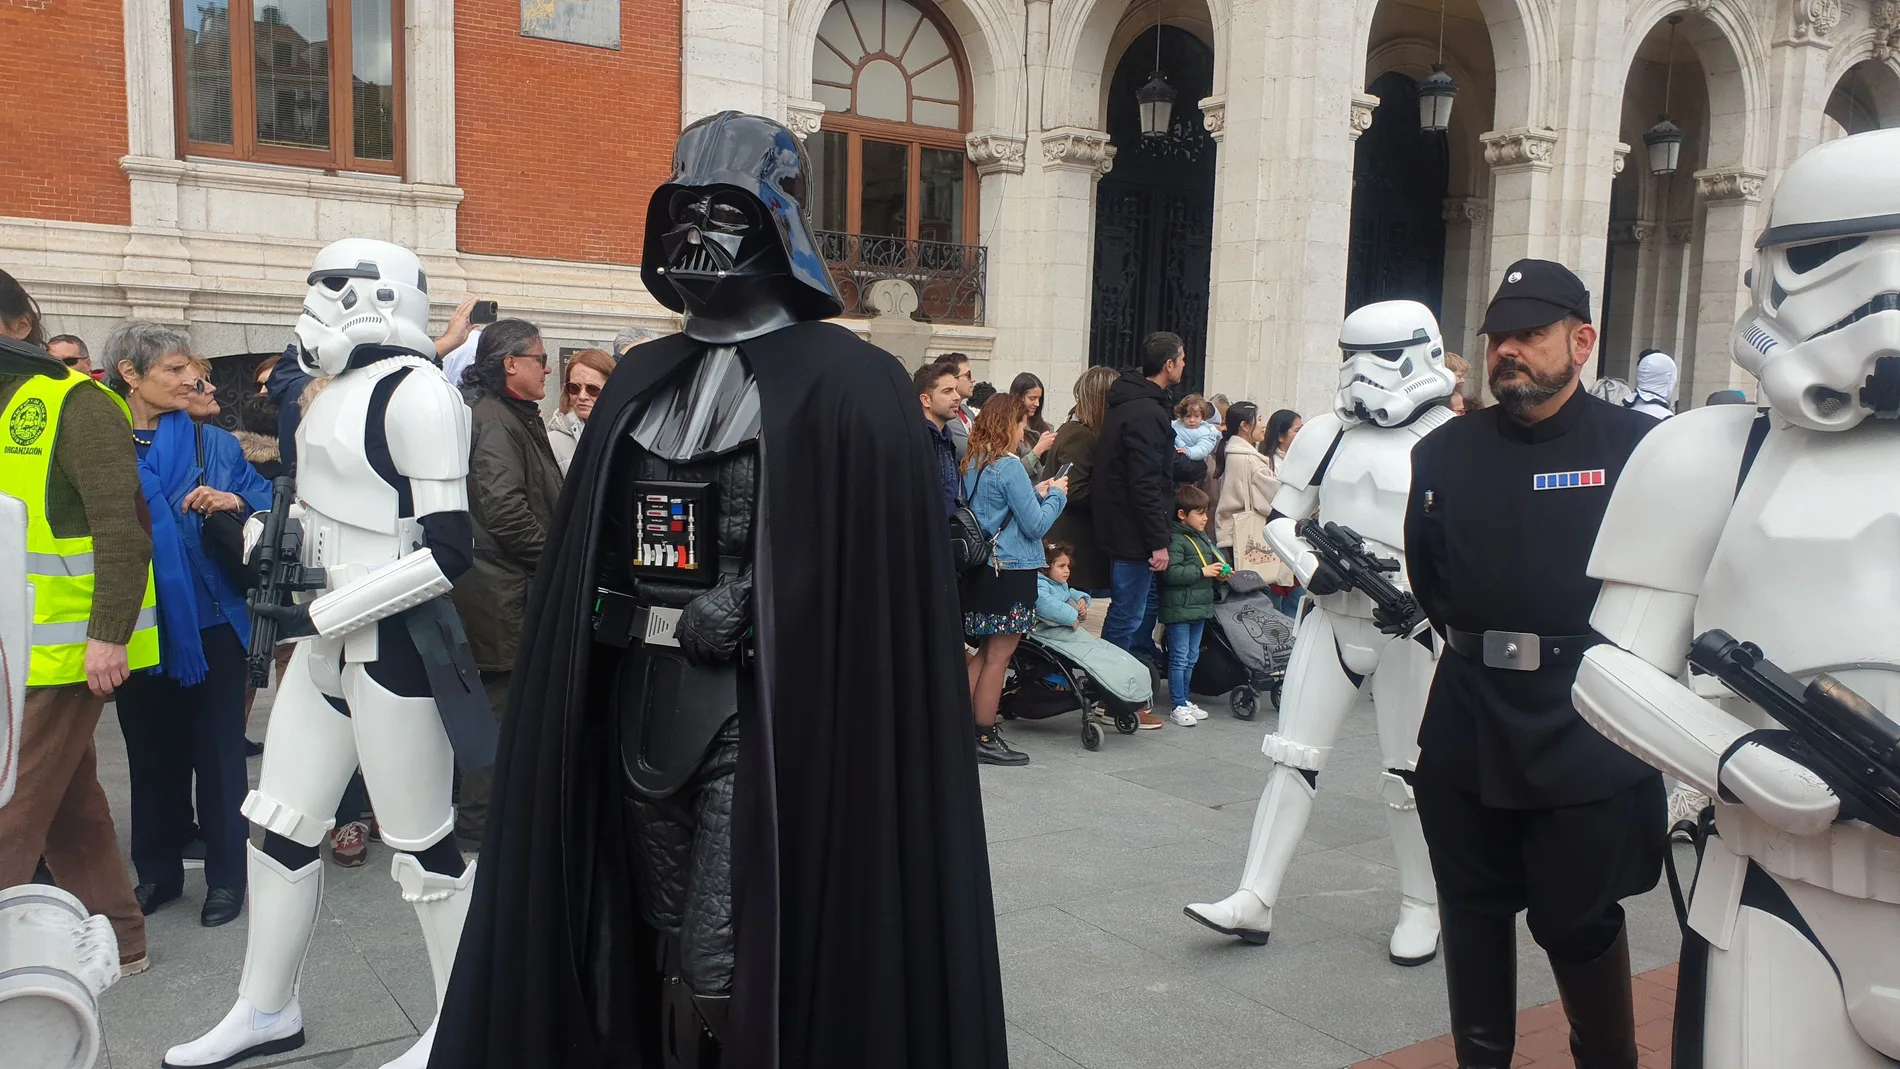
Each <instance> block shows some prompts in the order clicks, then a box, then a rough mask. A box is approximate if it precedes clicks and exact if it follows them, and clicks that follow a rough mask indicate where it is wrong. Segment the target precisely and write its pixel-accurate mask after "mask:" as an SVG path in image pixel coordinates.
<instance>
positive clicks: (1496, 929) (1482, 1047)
mask: <svg viewBox="0 0 1900 1069" xmlns="http://www.w3.org/2000/svg"><path fill="white" fill-rule="evenodd" d="M1438 912H1439V925H1440V929H1441V937H1442V938H1443V940H1444V943H1443V953H1444V957H1445V987H1446V989H1447V992H1448V993H1449V995H1450V997H1451V1042H1452V1047H1453V1049H1454V1050H1456V1051H1457V1054H1458V1065H1459V1069H1510V1065H1511V1053H1512V1051H1513V1050H1515V1049H1516V1046H1517V919H1516V918H1515V917H1512V916H1509V915H1506V916H1503V917H1493V916H1488V915H1485V914H1479V913H1471V912H1468V911H1465V910H1459V909H1452V908H1449V907H1447V906H1446V905H1445V904H1444V902H1443V901H1441V902H1440V903H1439V910H1438Z"/></svg>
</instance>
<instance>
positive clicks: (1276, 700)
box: [1267, 681, 1286, 712]
mask: <svg viewBox="0 0 1900 1069" xmlns="http://www.w3.org/2000/svg"><path fill="white" fill-rule="evenodd" d="M1285 686H1286V683H1285V682H1284V681H1282V682H1279V683H1275V684H1274V685H1273V689H1272V690H1271V691H1269V692H1268V694H1267V698H1268V700H1269V701H1271V702H1273V708H1274V710H1275V711H1276V712H1277V711H1278V710H1279V708H1280V691H1281V690H1282V689H1283V688H1284V687H1285Z"/></svg>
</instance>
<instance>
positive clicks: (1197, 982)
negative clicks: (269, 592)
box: [99, 695, 1677, 1069]
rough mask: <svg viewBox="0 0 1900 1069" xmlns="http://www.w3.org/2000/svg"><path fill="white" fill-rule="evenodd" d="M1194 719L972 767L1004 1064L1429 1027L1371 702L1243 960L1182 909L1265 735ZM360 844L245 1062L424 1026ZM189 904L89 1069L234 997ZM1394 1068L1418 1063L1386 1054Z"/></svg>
mask: <svg viewBox="0 0 1900 1069" xmlns="http://www.w3.org/2000/svg"><path fill="white" fill-rule="evenodd" d="M265 697H266V696H263V695H260V697H259V712H258V716H257V717H256V718H255V719H254V721H253V723H252V727H251V731H252V735H253V736H254V737H262V726H263V721H264V719H265V715H266V704H267V703H266V700H265ZM1202 704H1204V705H1207V706H1208V707H1209V708H1210V709H1212V710H1214V713H1215V715H1214V717H1213V719H1211V720H1209V721H1207V722H1205V723H1203V724H1201V725H1199V726H1197V727H1193V728H1179V727H1174V726H1169V727H1167V728H1165V729H1163V730H1160V731H1144V732H1140V733H1138V734H1136V735H1134V736H1121V735H1116V734H1114V733H1113V732H1112V731H1111V732H1110V734H1109V737H1108V739H1107V741H1106V743H1105V744H1104V745H1103V747H1102V749H1101V750H1099V751H1097V752H1095V753H1089V752H1087V751H1085V750H1084V749H1083V747H1082V745H1081V742H1080V739H1079V737H1078V731H1079V725H1078V723H1077V721H1076V718H1075V717H1072V716H1071V717H1063V718H1059V719H1056V720H1053V721H1044V722H1041V723H1034V724H1018V725H1014V726H1012V728H1011V729H1010V731H1009V737H1010V739H1011V740H1012V742H1014V743H1015V744H1017V745H1018V746H1020V747H1021V748H1022V749H1024V750H1026V751H1028V752H1029V753H1030V754H1032V755H1033V757H1034V762H1033V763H1032V764H1030V765H1029V766H1027V767H1024V768H985V769H983V770H982V782H983V795H984V807H985V814H986V818H987V821H988V830H989V840H990V861H991V869H992V874H993V877H994V881H995V897H996V910H997V932H998V936H999V941H1000V945H1001V952H1002V966H1003V983H1004V994H1005V997H1006V1001H1007V1006H1008V1018H1009V1042H1010V1053H1011V1064H1012V1065H1013V1066H1014V1067H1015V1069H1077V1067H1086V1069H1162V1067H1170V1069H1171V1067H1175V1066H1193V1067H1195V1069H1242V1067H1245V1069H1341V1067H1344V1066H1351V1065H1354V1064H1355V1063H1359V1062H1362V1061H1364V1060H1365V1059H1367V1058H1372V1057H1378V1056H1381V1055H1385V1054H1387V1053H1389V1052H1395V1051H1400V1050H1402V1048H1406V1047H1408V1046H1409V1045H1411V1044H1414V1043H1418V1042H1420V1041H1422V1040H1427V1039H1429V1038H1431V1037H1435V1036H1439V1035H1441V1034H1442V1033H1443V1032H1444V1031H1445V1030H1446V1028H1447V1027H1448V1022H1447V1019H1446V1011H1445V996H1444V970H1443V967H1442V965H1441V964H1440V963H1438V962H1436V961H1434V962H1432V963H1431V964H1428V965H1425V966H1422V967H1420V968H1417V969H1401V968H1398V967H1396V966H1393V965H1392V964H1390V963H1389V962H1388V961H1387V960H1386V936H1387V932H1388V925H1389V924H1390V923H1391V921H1392V919H1393V917H1394V915H1395V913H1396V911H1397V905H1398V890H1397V874H1396V873H1395V872H1394V871H1393V869H1392V867H1391V851H1390V848H1389V847H1388V846H1387V844H1386V841H1385V817H1384V813H1383V809H1382V806H1381V803H1380V802H1379V801H1378V799H1377V795H1376V781H1377V776H1378V771H1379V769H1378V764H1379V756H1378V743H1377V740H1376V738H1375V737H1374V735H1373V732H1372V719H1371V709H1370V706H1369V705H1366V704H1362V705H1361V707H1360V708H1359V709H1358V710H1356V711H1355V712H1354V714H1353V716H1352V718H1351V719H1350V720H1349V721H1348V723H1347V725H1346V727H1345V730H1344V732H1343V733H1342V738H1341V739H1340V742H1339V745H1338V748H1337V749H1336V750H1335V751H1334V753H1333V756H1332V758H1331V763H1330V764H1329V765H1328V768H1327V771H1326V773H1325V775H1324V777H1323V779H1322V790H1321V793H1320V797H1319V803H1318V805H1317V806H1316V808H1315V811H1314V815H1313V820H1312V825H1311V829H1310V831H1309V834H1308V836H1307V841H1306V842H1305V843H1303V844H1302V846H1301V847H1300V854H1299V857H1298V859H1297V860H1296V862H1295V863H1294V866H1293V869H1292V871H1291V872H1290V873H1289V874H1288V877H1287V882H1286V887H1285V893H1284V895H1283V897H1282V899H1281V902H1280V905H1279V908H1278V910H1276V913H1275V917H1276V925H1275V931H1274V936H1273V942H1272V943H1271V944H1270V945H1269V946H1266V947H1260V948H1255V947H1248V946H1245V945H1243V944H1241V943H1239V942H1238V941H1236V940H1231V939H1226V938H1223V937H1221V936H1219V935H1217V934H1215V933H1213V932H1210V931H1207V930H1206V929H1204V928H1201V927H1200V926H1198V925H1196V924H1194V923H1192V922H1190V921H1189V920H1187V919H1186V918H1185V917H1183V916H1182V915H1181V907H1182V905H1183V904H1185V903H1187V902H1189V901H1193V900H1197V899H1206V898H1210V897H1218V896H1221V895H1224V894H1226V893H1227V892H1228V891H1229V890H1231V889H1232V887H1233V883H1234V880H1235V879H1236V878H1237V877H1238V874H1239V868H1240V864H1241V858H1242V856H1243V854H1244V852H1245V849H1246V840H1247V833H1248V827H1249V824H1250V823H1251V820H1252V815H1253V809H1254V803H1255V801H1256V800H1257V797H1258V793H1259V790H1260V784H1261V773H1262V772H1263V771H1264V769H1265V768H1266V763H1267V762H1266V759H1265V758H1264V757H1263V756H1261V754H1260V736H1261V733H1262V732H1263V731H1264V730H1266V729H1268V728H1270V727H1271V725H1272V722H1273V718H1272V715H1271V713H1270V712H1268V711H1267V710H1265V709H1263V710H1262V714H1261V718H1260V720H1258V721H1255V722H1253V723H1243V722H1240V721H1237V720H1234V719H1233V718H1232V717H1230V716H1229V715H1228V714H1227V712H1226V705H1225V702H1223V701H1217V700H1213V699H1203V700H1202ZM1264 704H1265V703H1264V702H1263V705H1264ZM99 748H100V766H101V775H102V776H103V777H104V778H105V782H106V789H107V792H108V794H109V795H110V796H111V798H112V803H113V810H114V813H115V815H116V816H117V817H118V818H119V820H120V825H119V833H120V837H121V840H122V841H123V840H124V838H125V836H126V833H127V827H126V825H125V823H124V820H125V814H126V797H127V795H126V790H127V787H126V772H125V757H124V744H123V742H122V740H121V738H120V735H119V729H118V724H117V720H116V718H115V717H114V716H113V714H112V712H111V710H109V709H108V711H107V714H106V716H105V717H104V719H103V720H102V722H101V728H100V731H99ZM256 768H257V764H256V762H252V773H253V775H255V773H256ZM370 849H371V857H370V862H369V864H368V865H366V866H364V867H363V868H360V869H354V870H345V869H339V868H335V867H333V866H327V865H326V880H327V887H326V894H325V898H324V907H323V918H322V921H321V923H320V924H319V926H318V929H317V932H316V935H315V937H314V939H313V940H312V942H311V947H310V956H309V961H308V964H307V965H306V966H305V969H304V974H303V988H302V990H303V1006H304V1015H305V1019H306V1021H307V1022H308V1030H309V1040H310V1041H309V1044H308V1045H307V1046H305V1047H304V1048H303V1049H302V1050H300V1051H297V1052H294V1053H293V1054H291V1055H285V1056H279V1057H277V1058H275V1059H259V1060H257V1061H255V1062H251V1063H247V1064H249V1065H256V1066H267V1065H297V1066H309V1067H321V1069H374V1067H376V1066H380V1065H381V1064H382V1062H383V1061H385V1060H387V1059H389V1058H391V1057H393V1056H395V1055H396V1054H397V1053H399V1052H400V1051H401V1050H403V1049H404V1048H405V1047H406V1046H407V1045H408V1044H409V1043H410V1042H412V1041H413V1039H414V1037H415V1036H416V1035H417V1033H418V1031H419V1030H420V1029H421V1028H423V1027H426V1026H427V1025H428V1022H429V1020H430V1017H431V1015H432V1014H433V1013H434V1008H435V1007H434V994H433V989H432V986H431V983H430V979H429V970H428V966H427V963H426V961H425V959H424V956H423V951H422V942H421V937H420V933H419V932H418V930H417V928H416V922H415V917H414V914H413V913H412V912H411V911H410V910H409V909H408V908H407V907H405V906H403V904H402V903H401V901H400V899H399V898H398V897H397V892H396V888H395V886H394V885H393V884H392V883H391V881H390V879H389V874H388V861H389V850H388V848H386V847H383V846H380V845H373V846H372V847H371V848H370ZM203 892H204V888H203V883H202V881H201V878H200V877H199V874H198V873H197V872H196V871H193V872H190V873H188V874H187V879H186V893H185V897H184V899H183V900H182V901H180V902H176V903H173V904H171V905H168V906H166V907H165V908H163V909H161V910H160V911H159V912H158V913H157V914H156V915H155V916H153V917H152V918H150V933H151V945H152V959H153V967H152V969H151V971H150V972H148V973H146V974H144V975H141V976H136V977H132V978H130V979H128V980H126V981H125V982H123V983H122V984H120V985H118V986H117V987H115V988H113V989H112V990H111V991H109V992H107V993H106V995H105V997H104V1000H103V1012H104V1016H105V1025H106V1040H107V1047H108V1058H109V1064H110V1065H112V1066H114V1067H121V1069H123V1067H139V1069H151V1067H155V1066H157V1065H158V1063H159V1060H160V1058H161V1056H162V1054H163V1052H164V1050H165V1048H166V1047H167V1046H168V1045H170V1044H172V1043H176V1042H179V1041H180V1040H182V1039H186V1038H190V1037H191V1036H193V1035H196V1034H197V1033H198V1032H199V1031H200V1030H202V1029H204V1028H206V1027H209V1026H210V1025H211V1024H212V1023H213V1022H215V1021H216V1020H217V1019H218V1018H219V1017H220V1016H221V1015H222V1014H223V1013H224V1011H225V1010H226V1009H227V1008H228V1006H229V1004H230V1000H231V999H232V997H234V988H235V985H236V981H237V975H238V971H239V968H240V966H241V963H242V959H243V953H244V928H245V921H242V920H240V921H237V922H234V923H232V924H229V925H227V926H225V927H223V928H218V929H214V930H210V931H207V930H205V929H202V928H200V927H199V926H198V907H199V906H200V905H201V904H202V901H203ZM1630 924H1631V957H1632V959H1633V963H1634V965H1635V967H1636V969H1637V970H1638V971H1645V970H1651V969H1656V968H1658V967H1660V966H1664V965H1667V964H1669V963H1671V962H1673V961H1674V960H1675V956H1676V946H1677V941H1676V929H1675V923H1674V920H1673V917H1672V915H1671V914H1670V910H1669V905H1668V893H1667V890H1666V889H1661V888H1659V889H1658V890H1656V891H1652V892H1651V893H1650V894H1648V895H1645V896H1643V897H1642V898H1640V899H1636V900H1633V901H1632V902H1631V903H1630ZM1520 928H1521V925H1520ZM1518 943H1519V947H1520V953H1519V957H1520V965H1521V969H1520V980H1519V998H1520V1004H1521V1005H1522V1006H1524V1007H1535V1006H1538V1005H1541V1004H1543V1003H1545V1002H1548V1001H1549V1000H1551V999H1553V998H1555V997H1556V990H1555V987H1554V985H1553V984H1552V982H1551V979H1550V972H1549V969H1548V968H1547V966H1546V965H1545V963H1544V960H1543V956H1542V954H1541V953H1540V952H1539V951H1538V950H1537V948H1536V946H1535V945H1534V944H1533V943H1532V942H1531V940H1530V937H1529V935H1528V933H1527V932H1522V931H1520V935H1519V940H1518ZM1538 1042H1543V1041H1542V1040H1540V1041H1538ZM1374 1064H1375V1065H1376V1064H1377V1063H1374ZM1413 1064H1421V1065H1429V1064H1432V1063H1430V1062H1420V1063H1413V1062H1406V1061H1401V1062H1397V1063H1393V1062H1388V1063H1387V1065H1404V1066H1408V1067H1409V1066H1411V1065H1413ZM1562 1064H1568V1063H1567V1062H1564V1063H1562ZM892 1069H901V1067H892ZM1379 1069H1386V1066H1380V1067H1379Z"/></svg>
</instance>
